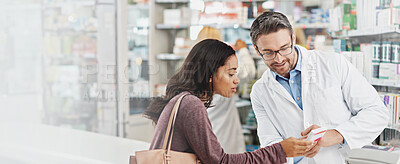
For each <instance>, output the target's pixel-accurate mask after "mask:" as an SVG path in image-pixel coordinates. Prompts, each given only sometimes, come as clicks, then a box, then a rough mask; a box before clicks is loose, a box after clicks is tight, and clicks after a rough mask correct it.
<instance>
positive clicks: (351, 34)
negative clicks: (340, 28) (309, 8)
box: [332, 25, 400, 38]
mask: <svg viewBox="0 0 400 164" xmlns="http://www.w3.org/2000/svg"><path fill="white" fill-rule="evenodd" d="M376 36H381V37H383V38H398V37H399V36H400V28H399V26H398V25H396V26H387V27H381V28H369V29H367V30H363V31H361V30H352V31H347V32H346V31H344V32H342V34H340V33H338V34H337V33H335V32H332V37H334V38H355V37H376Z"/></svg>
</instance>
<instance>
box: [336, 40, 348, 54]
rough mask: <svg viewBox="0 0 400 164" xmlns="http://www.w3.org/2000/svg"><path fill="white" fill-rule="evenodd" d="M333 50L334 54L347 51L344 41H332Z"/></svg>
mask: <svg viewBox="0 0 400 164" xmlns="http://www.w3.org/2000/svg"><path fill="white" fill-rule="evenodd" d="M333 49H334V51H335V52H336V53H340V52H342V51H347V48H346V40H345V39H334V40H333Z"/></svg>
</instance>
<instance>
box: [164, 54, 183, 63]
mask: <svg viewBox="0 0 400 164" xmlns="http://www.w3.org/2000/svg"><path fill="white" fill-rule="evenodd" d="M157 59H158V60H170V61H175V60H182V59H185V57H184V56H178V55H175V54H158V55H157Z"/></svg>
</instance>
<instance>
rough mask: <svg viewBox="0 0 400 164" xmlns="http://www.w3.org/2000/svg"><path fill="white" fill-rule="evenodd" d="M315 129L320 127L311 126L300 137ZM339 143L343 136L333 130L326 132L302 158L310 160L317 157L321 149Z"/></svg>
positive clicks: (341, 141)
mask: <svg viewBox="0 0 400 164" xmlns="http://www.w3.org/2000/svg"><path fill="white" fill-rule="evenodd" d="M317 128H320V126H318V125H312V126H310V127H309V128H307V129H306V130H304V131H303V132H301V135H302V136H306V135H308V133H310V132H311V130H313V129H317ZM339 143H343V136H342V135H341V134H340V133H339V132H338V131H337V130H335V129H330V130H327V131H326V133H325V135H324V136H323V137H322V138H321V139H320V140H319V141H317V142H316V143H314V146H313V147H312V148H311V149H310V150H307V152H306V153H304V156H306V157H309V158H312V157H314V156H315V155H317V153H318V152H319V149H320V148H321V147H330V146H333V145H336V144H339Z"/></svg>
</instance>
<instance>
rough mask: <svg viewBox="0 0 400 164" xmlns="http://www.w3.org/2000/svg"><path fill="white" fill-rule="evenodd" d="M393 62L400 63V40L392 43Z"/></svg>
mask: <svg viewBox="0 0 400 164" xmlns="http://www.w3.org/2000/svg"><path fill="white" fill-rule="evenodd" d="M391 62H392V63H396V64H400V43H398V42H394V43H392V56H391Z"/></svg>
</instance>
